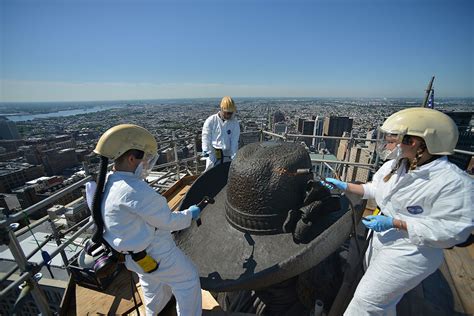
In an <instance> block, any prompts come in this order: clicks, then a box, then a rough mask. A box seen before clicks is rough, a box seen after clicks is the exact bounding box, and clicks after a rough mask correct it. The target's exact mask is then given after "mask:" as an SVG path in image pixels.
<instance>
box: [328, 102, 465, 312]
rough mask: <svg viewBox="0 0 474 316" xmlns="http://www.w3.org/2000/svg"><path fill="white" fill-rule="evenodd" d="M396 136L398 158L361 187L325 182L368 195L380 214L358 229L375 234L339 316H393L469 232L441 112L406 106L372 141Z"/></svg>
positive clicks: (449, 124) (451, 129)
mask: <svg viewBox="0 0 474 316" xmlns="http://www.w3.org/2000/svg"><path fill="white" fill-rule="evenodd" d="M387 134H390V135H398V136H397V137H398V143H399V145H398V146H399V148H400V150H401V157H400V159H395V160H390V161H388V162H386V163H385V164H384V165H383V166H382V167H381V168H380V169H379V170H378V171H377V172H376V173H375V175H374V177H373V181H372V182H369V183H366V184H353V183H345V182H342V181H339V180H336V179H332V178H328V179H326V181H327V182H330V183H332V184H333V185H335V186H336V187H338V188H339V189H342V190H345V191H348V192H352V193H356V194H359V195H363V198H365V199H368V198H375V201H376V202H377V205H378V206H379V208H380V210H381V211H382V215H376V216H367V220H362V222H363V224H364V225H365V226H366V227H367V228H369V229H372V230H373V231H374V234H373V238H372V240H371V245H370V248H369V249H368V250H367V253H366V258H365V259H366V265H367V270H366V272H365V274H364V276H363V277H362V279H361V281H360V283H359V285H358V286H357V289H356V291H355V293H354V297H353V298H352V301H351V302H350V304H349V306H348V307H347V309H346V311H345V313H344V315H351V316H352V315H358V316H359V315H395V314H396V305H397V303H398V302H399V301H400V299H401V298H402V296H403V295H404V294H405V293H406V292H408V291H409V290H411V289H412V288H414V287H415V286H417V285H418V284H419V283H420V282H421V281H423V280H424V279H425V278H426V277H428V276H429V275H430V274H432V273H433V272H435V271H436V269H438V267H439V266H440V265H441V264H442V262H443V249H444V248H449V247H452V246H454V245H456V244H459V243H462V242H464V241H465V240H466V239H467V238H468V237H469V236H470V234H471V232H472V230H473V227H474V226H473V221H474V209H473V205H474V201H473V199H474V194H473V193H474V184H473V180H472V179H471V178H470V177H469V176H468V175H467V174H466V173H465V172H463V171H461V170H460V169H459V168H457V167H456V166H455V165H454V164H452V163H450V162H449V161H448V159H447V157H446V155H451V154H453V153H454V148H455V147H456V143H457V140H458V129H457V126H456V124H455V123H454V122H453V120H452V119H451V118H450V117H449V116H447V115H446V114H444V113H442V112H439V111H436V110H433V109H427V108H410V109H405V110H402V111H399V112H397V113H395V114H393V115H391V116H390V117H389V118H388V119H387V120H386V121H385V122H384V124H383V125H382V127H381V128H380V132H379V136H378V140H379V141H382V142H383V141H384V140H386V139H388V138H389V137H387Z"/></svg>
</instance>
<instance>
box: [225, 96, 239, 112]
mask: <svg viewBox="0 0 474 316" xmlns="http://www.w3.org/2000/svg"><path fill="white" fill-rule="evenodd" d="M221 111H222V112H232V113H234V112H235V111H237V108H236V107H235V103H234V100H232V98H231V97H223V98H222V100H221Z"/></svg>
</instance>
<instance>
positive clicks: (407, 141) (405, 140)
mask: <svg viewBox="0 0 474 316" xmlns="http://www.w3.org/2000/svg"><path fill="white" fill-rule="evenodd" d="M402 144H403V145H411V137H410V136H408V135H405V136H403V139H402Z"/></svg>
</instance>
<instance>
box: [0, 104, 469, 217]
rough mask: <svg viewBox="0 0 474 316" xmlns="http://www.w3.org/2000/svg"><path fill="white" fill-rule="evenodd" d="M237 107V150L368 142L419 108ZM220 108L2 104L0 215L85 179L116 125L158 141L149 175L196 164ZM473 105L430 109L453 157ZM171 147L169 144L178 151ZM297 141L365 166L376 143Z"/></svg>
mask: <svg viewBox="0 0 474 316" xmlns="http://www.w3.org/2000/svg"><path fill="white" fill-rule="evenodd" d="M236 103H237V107H238V112H237V118H238V120H239V122H240V125H241V131H242V134H241V138H240V147H241V146H243V145H245V144H248V143H251V142H256V141H260V140H261V136H260V133H259V131H260V130H266V131H270V132H273V133H275V134H280V135H286V134H302V135H314V136H343V137H352V138H361V139H374V138H375V136H376V133H374V131H376V129H377V127H378V126H380V125H381V124H382V122H383V121H384V119H385V118H387V117H388V116H389V115H391V114H392V113H394V112H396V111H398V110H401V109H403V108H406V107H412V106H419V104H420V103H421V100H417V99H348V98H340V99H338V98H320V99H318V98H301V99H298V98H239V99H236ZM218 104H219V99H176V100H146V101H109V102H82V103H81V102H79V103H78V102H75V103H72V102H71V103H30V104H27V103H25V104H20V103H10V104H8V103H3V104H0V113H1V114H0V210H1V214H3V216H8V214H11V213H16V212H18V211H20V210H22V209H25V208H27V207H29V206H31V205H33V204H35V203H38V202H39V201H41V200H43V199H45V198H47V197H48V196H50V195H52V194H54V193H55V192H57V191H58V190H61V189H62V188H64V187H66V186H68V185H70V184H72V183H74V182H77V181H79V180H80V179H82V178H84V177H85V175H86V172H85V169H86V168H92V169H93V168H94V166H95V165H96V164H97V163H98V158H97V156H96V155H95V154H94V153H93V149H94V147H95V144H96V142H97V140H98V138H99V137H100V135H101V134H102V133H103V132H105V131H106V130H107V129H109V128H111V127H112V126H115V125H117V124H122V123H131V124H137V125H140V126H143V127H145V128H146V129H148V130H150V131H151V132H152V133H153V134H154V135H155V136H156V139H157V140H158V142H159V155H160V156H159V160H158V162H157V165H163V164H167V163H170V162H173V161H175V160H177V159H186V158H191V157H196V156H195V155H200V152H201V137H200V133H201V129H202V125H203V123H204V120H205V119H206V118H207V117H208V116H209V115H211V114H214V113H216V112H217V111H218ZM473 104H474V103H473V100H472V99H445V100H443V99H440V100H437V104H436V108H437V109H438V110H442V111H444V112H446V113H447V114H448V115H450V116H451V117H452V118H453V119H454V120H455V121H456V123H457V125H458V127H459V132H460V139H459V142H458V146H457V149H461V150H467V151H474V148H473V146H474V145H473V144H474V137H472V136H473V132H474V128H473V123H474V122H473ZM173 137H174V138H173ZM173 139H177V141H175V142H176V144H177V146H176V147H177V148H176V150H175V148H174V145H173V142H172V140H173ZM295 141H298V142H300V143H301V144H302V145H304V146H305V147H306V148H307V150H308V151H309V153H310V156H311V158H312V159H326V160H330V161H335V162H337V161H349V162H355V163H361V164H369V163H373V159H374V148H375V144H374V142H369V141H363V140H361V141H356V142H355V143H352V144H351V146H348V145H349V144H348V143H349V141H348V140H334V139H326V140H322V139H319V138H303V137H302V138H301V139H295ZM195 151H197V152H195ZM452 160H453V161H454V162H455V163H456V164H457V165H458V166H459V167H460V168H462V169H463V170H467V172H469V173H471V174H472V172H473V162H472V157H469V156H466V155H456V156H455V157H452ZM195 163H196V164H199V163H202V162H198V161H197V160H196V162H195ZM198 167H199V166H195V168H196V170H198V169H199V168H198ZM315 168H316V170H315V171H316V172H317V173H318V174H319V175H321V176H323V177H324V176H331V174H332V170H330V169H329V168H326V167H324V166H323V165H321V166H319V165H317V166H316V167H315ZM184 171H185V170H184ZM345 177H346V179H347V180H348V181H363V182H365V181H368V180H370V179H369V177H370V173H369V170H368V168H361V167H356V166H351V167H349V168H348V170H346V175H345ZM81 196H82V194H81V191H80V190H76V191H73V192H72V193H70V194H68V195H66V196H64V197H63V198H62V199H61V200H60V201H57V202H56V204H63V205H67V204H68V203H71V202H74V201H75V200H77V199H79V198H81ZM81 200H82V199H81ZM84 207H85V206H84ZM45 210H46V208H45ZM41 215H44V212H43V213H42V214H41V213H39V214H38V216H41Z"/></svg>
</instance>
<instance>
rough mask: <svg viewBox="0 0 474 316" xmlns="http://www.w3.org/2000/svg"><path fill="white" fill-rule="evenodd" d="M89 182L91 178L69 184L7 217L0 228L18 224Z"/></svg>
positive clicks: (0, 224)
mask: <svg viewBox="0 0 474 316" xmlns="http://www.w3.org/2000/svg"><path fill="white" fill-rule="evenodd" d="M90 180H92V177H91V176H88V177H85V178H84V179H82V180H80V181H78V182H76V183H74V184H71V186H69V187H66V188H64V189H62V190H61V191H59V192H57V193H55V194H53V195H51V196H49V197H47V198H46V199H44V200H42V201H40V202H38V203H36V204H34V205H32V206H30V207H27V208H26V209H24V210H23V211H20V212H17V213H15V214H12V215H10V216H9V217H7V218H5V219H4V220H2V221H0V227H5V228H6V227H8V225H10V224H11V223H16V222H19V221H20V220H22V219H24V218H25V215H26V216H29V215H31V214H33V213H35V212H36V211H38V210H40V209H42V208H43V207H45V206H48V205H49V204H52V203H53V202H54V201H56V200H57V199H59V198H60V197H62V196H64V195H66V194H68V193H69V192H72V191H74V190H76V189H77V188H79V187H81V186H82V185H84V184H85V183H86V182H89V181H90Z"/></svg>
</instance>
